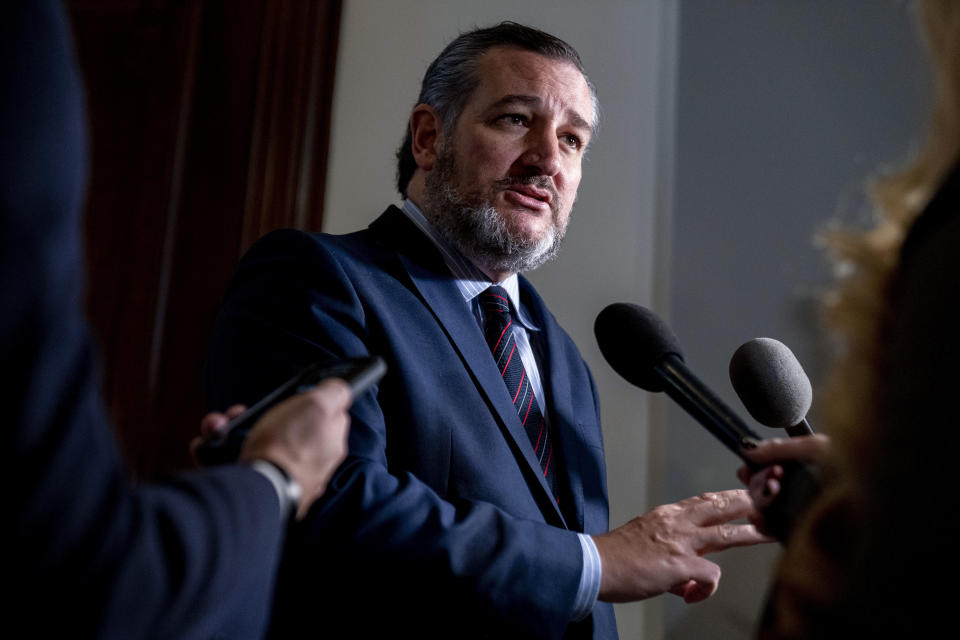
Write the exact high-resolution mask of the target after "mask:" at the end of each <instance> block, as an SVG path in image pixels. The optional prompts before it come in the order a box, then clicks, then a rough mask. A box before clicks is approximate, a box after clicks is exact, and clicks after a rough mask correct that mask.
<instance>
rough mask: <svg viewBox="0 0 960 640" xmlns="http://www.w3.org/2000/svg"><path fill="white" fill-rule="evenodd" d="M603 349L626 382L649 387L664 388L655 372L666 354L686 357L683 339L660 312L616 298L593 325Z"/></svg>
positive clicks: (605, 356)
mask: <svg viewBox="0 0 960 640" xmlns="http://www.w3.org/2000/svg"><path fill="white" fill-rule="evenodd" d="M593 332H594V334H595V335H596V336H597V344H598V345H599V346H600V352H601V353H602V354H603V357H604V358H606V360H607V362H609V363H610V366H611V367H613V370H614V371H616V372H617V373H619V374H620V375H621V376H623V378H624V379H626V381H627V382H629V383H630V384H634V385H636V386H638V387H640V388H641V389H645V390H647V391H663V381H662V379H661V377H660V376H659V375H657V374H656V372H655V367H656V366H657V365H658V364H660V362H661V361H662V360H663V358H664V357H665V356H667V355H668V354H673V355H675V356H677V357H678V358H680V360H683V352H682V351H681V350H680V342H679V341H678V340H677V337H676V336H675V335H674V334H673V331H671V330H670V327H668V326H667V323H665V322H664V321H663V320H661V319H660V318H659V317H658V316H657V314H655V313H653V312H652V311H650V310H649V309H647V308H645V307H641V306H640V305H638V304H630V303H629V302H616V303H614V304H611V305H609V306H607V307H606V308H605V309H604V310H603V311H601V312H600V314H599V315H598V316H597V320H596V322H594V325H593Z"/></svg>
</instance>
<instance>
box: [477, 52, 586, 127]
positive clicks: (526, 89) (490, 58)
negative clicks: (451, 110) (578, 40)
mask: <svg viewBox="0 0 960 640" xmlns="http://www.w3.org/2000/svg"><path fill="white" fill-rule="evenodd" d="M477 80H478V85H477V87H476V89H475V90H474V93H473V95H472V96H471V97H470V100H469V101H468V104H469V103H475V102H479V103H486V104H489V103H491V102H495V101H498V100H501V99H503V97H504V96H535V97H537V98H539V99H541V100H542V101H543V102H544V104H545V105H547V104H548V105H549V106H550V107H551V108H554V109H558V110H562V111H564V112H566V113H568V114H570V116H571V117H572V118H573V119H576V120H578V121H580V122H581V123H582V124H583V125H585V126H586V127H587V128H589V129H590V130H591V131H594V130H595V129H596V127H597V104H596V97H595V95H594V92H593V88H592V87H591V86H590V84H589V83H588V82H587V79H586V77H585V76H584V74H583V73H582V72H581V71H580V70H579V69H578V68H577V67H576V65H574V64H573V63H572V62H569V61H567V60H564V59H562V58H553V57H548V56H544V55H542V54H539V53H535V52H533V51H527V50H525V49H519V48H515V47H493V48H491V49H490V50H489V51H487V52H486V53H484V54H483V56H481V58H480V59H479V64H478V65H477Z"/></svg>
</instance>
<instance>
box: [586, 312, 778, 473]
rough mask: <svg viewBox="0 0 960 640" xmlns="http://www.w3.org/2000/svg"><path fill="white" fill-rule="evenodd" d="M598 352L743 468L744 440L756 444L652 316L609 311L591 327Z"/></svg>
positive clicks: (645, 313) (747, 430) (656, 317)
mask: <svg viewBox="0 0 960 640" xmlns="http://www.w3.org/2000/svg"><path fill="white" fill-rule="evenodd" d="M593 332H594V334H595V335H596V336H597V344H598V345H599V346H600V352H601V353H602V354H603V357H604V358H606V360H607V362H608V363H610V366H611V367H613V370H614V371H616V372H617V373H619V374H620V375H621V376H623V377H624V378H625V379H626V380H627V382H630V383H631V384H634V385H636V386H638V387H640V388H641V389H645V390H647V391H654V392H656V391H664V392H666V394H667V395H668V396H670V398H672V399H673V400H674V401H675V402H676V403H677V404H679V405H680V406H681V407H683V409H684V410H685V411H687V413H689V414H690V415H691V416H692V417H693V418H694V419H696V420H697V422H699V423H700V424H702V425H703V426H704V427H706V428H707V430H708V431H710V433H712V434H713V435H714V436H716V437H717V439H719V440H720V442H721V443H723V444H724V445H725V446H726V447H727V448H728V449H730V450H731V451H733V452H734V453H735V454H737V455H738V456H740V458H741V459H743V461H744V462H746V463H747V464H748V465H750V466H751V467H752V468H754V469H756V468H757V466H756V465H755V464H754V463H752V462H750V461H749V460H747V459H746V458H744V457H743V451H742V449H741V445H742V442H743V439H744V438H753V439H754V440H759V439H760V436H759V435H757V434H756V433H755V432H754V431H753V430H752V429H751V428H750V427H748V426H747V425H746V423H744V421H743V420H741V419H740V417H739V416H737V414H735V413H734V412H733V411H732V410H731V409H730V408H729V407H728V406H727V405H726V404H725V403H724V402H723V400H721V399H720V398H719V397H718V396H717V395H716V394H715V393H713V392H712V391H711V390H710V389H709V388H708V387H707V385H705V384H704V383H703V382H701V381H700V380H699V379H698V378H697V377H696V376H695V375H694V374H693V373H692V372H691V371H690V369H688V368H687V366H686V365H685V364H684V362H683V353H682V352H681V350H680V343H679V342H678V340H677V338H676V336H674V335H673V332H672V331H671V330H670V327H668V326H667V325H666V323H665V322H663V320H661V319H660V318H659V317H658V316H657V315H656V314H655V313H653V312H652V311H650V310H649V309H645V308H644V307H641V306H640V305H636V304H630V303H627V302H617V303H614V304H611V305H609V306H608V307H606V308H605V309H604V310H603V311H601V312H600V315H598V316H597V320H596V322H595V323H594V326H593Z"/></svg>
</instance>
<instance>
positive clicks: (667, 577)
mask: <svg viewBox="0 0 960 640" xmlns="http://www.w3.org/2000/svg"><path fill="white" fill-rule="evenodd" d="M596 123H597V108H596V100H595V97H594V95H593V90H592V88H591V87H590V85H589V83H588V82H587V79H586V76H585V75H584V73H583V68H582V65H581V63H580V58H579V56H578V55H577V53H576V51H574V50H573V49H572V48H571V47H570V46H569V45H568V44H566V43H565V42H563V41H561V40H559V39H557V38H555V37H553V36H550V35H548V34H546V33H543V32H540V31H537V30H535V29H531V28H528V27H524V26H521V25H517V24H513V23H503V24H500V25H497V26H495V27H491V28H488V29H479V30H476V31H472V32H469V33H466V34H463V35H461V36H460V37H458V38H457V39H456V40H454V41H453V42H452V43H451V44H450V45H449V46H448V47H447V48H446V49H445V50H444V51H443V52H442V53H441V54H440V56H439V57H438V58H437V59H436V60H435V61H434V62H433V63H432V64H431V65H430V68H429V69H428V70H427V73H426V76H425V78H424V83H423V87H422V90H421V96H420V100H419V104H418V105H417V106H416V107H415V108H414V109H413V113H412V115H411V118H410V126H409V131H408V135H407V139H406V141H405V142H404V144H403V146H402V147H401V150H400V152H399V154H398V157H399V161H400V164H399V188H400V191H401V193H402V194H403V195H404V196H405V200H404V202H403V205H402V208H397V207H390V208H388V209H387V211H386V212H385V213H384V214H383V215H382V216H381V217H380V218H379V219H377V220H376V221H375V222H374V223H373V224H371V225H370V227H369V228H368V229H366V230H364V231H360V232H357V233H353V234H349V235H346V236H329V235H324V234H305V233H300V232H294V231H282V232H277V233H274V234H271V235H268V236H266V237H265V238H263V239H262V240H261V241H260V242H259V243H258V244H257V245H255V246H254V247H253V248H252V249H251V250H250V252H249V253H248V255H247V256H246V257H245V258H244V260H243V261H242V262H241V264H240V266H239V268H238V270H237V272H236V274H235V277H234V280H233V282H232V284H231V286H230V288H229V290H228V292H227V296H226V301H225V303H224V306H223V308H222V311H221V315H220V318H219V320H218V325H217V329H216V331H215V336H214V341H213V345H212V349H211V353H210V361H209V371H210V373H211V374H212V375H211V378H210V384H209V390H210V399H211V400H212V402H213V403H214V404H218V403H223V402H238V401H248V400H249V399H251V398H254V397H256V395H257V394H259V393H261V392H262V391H263V389H265V388H269V386H270V385H272V384H275V383H276V382H277V381H278V380H281V379H283V378H284V377H285V376H287V375H289V374H290V372H291V371H294V370H296V368H297V367H299V366H301V365H302V364H303V363H305V362H308V361H310V360H315V359H318V358H321V357H331V356H333V357H344V356H362V355H367V354H378V355H381V356H383V357H384V358H385V359H386V360H387V363H388V367H389V373H388V374H387V376H386V377H385V378H384V379H383V381H382V383H381V384H380V386H379V389H378V392H377V394H376V396H374V395H372V394H371V395H370V396H368V397H367V398H364V399H361V401H359V402H358V403H356V404H355V405H354V407H353V409H352V412H351V413H352V420H353V427H352V430H351V434H350V452H349V455H348V460H347V462H346V463H345V464H344V465H343V466H342V467H341V469H340V470H339V471H338V473H337V474H336V476H335V478H334V479H333V480H332V481H331V486H330V490H329V492H328V494H327V495H326V496H325V497H324V498H323V500H322V501H320V502H319V503H318V505H317V506H316V507H315V508H314V509H313V510H312V511H311V513H310V514H309V516H308V518H307V519H306V520H305V522H304V523H303V525H302V526H300V527H298V530H297V531H296V532H294V533H293V534H292V535H291V538H290V542H289V544H288V546H287V550H286V561H285V563H284V569H283V570H282V572H281V580H280V585H279V591H278V596H277V601H276V605H275V607H276V609H275V618H274V624H275V627H274V628H275V631H276V632H277V634H278V635H294V634H296V633H298V632H302V631H303V629H304V628H306V627H308V626H309V625H311V624H314V620H315V615H316V612H315V611H314V610H313V609H312V608H311V606H310V605H311V603H313V602H315V603H322V604H323V605H324V606H326V607H329V608H330V610H333V611H337V612H338V613H339V614H340V615H339V616H338V617H337V619H336V620H324V624H325V628H328V629H329V630H330V632H331V633H333V634H334V635H337V636H342V637H346V636H347V635H351V634H352V635H354V636H356V637H381V636H383V635H396V636H400V637H420V638H423V637H449V636H451V635H453V634H456V635H457V636H461V637H462V636H466V637H498V638H500V637H549V638H559V637H563V636H566V637H584V638H589V637H595V638H611V637H615V636H616V626H615V622H614V619H613V610H612V606H611V605H610V604H609V602H611V601H622V600H633V599H640V598H645V597H649V596H653V595H656V594H659V593H662V592H664V591H667V590H672V591H674V592H675V593H679V594H681V595H683V596H684V597H685V598H686V599H688V600H690V601H695V600H698V599H702V598H704V597H707V596H708V595H710V594H711V593H712V592H713V590H714V589H715V588H716V584H717V580H718V578H719V569H718V568H717V567H716V565H714V564H713V563H711V562H709V561H707V560H705V559H703V558H701V557H700V555H701V554H702V553H706V552H709V551H716V550H719V549H723V548H727V547H730V546H736V545H742V544H753V543H755V542H758V541H761V540H763V539H764V538H762V536H760V535H759V534H758V533H757V532H756V530H755V529H754V528H753V527H752V526H750V525H732V524H728V522H729V521H730V520H732V519H735V518H739V517H742V516H744V515H746V514H748V513H749V512H750V505H749V499H748V498H747V497H746V495H745V494H744V493H743V492H724V493H720V494H711V495H707V496H702V497H699V498H693V499H690V500H688V501H684V502H682V503H678V504H677V505H667V506H665V507H660V508H658V509H656V510H654V511H652V512H651V513H649V514H647V515H645V516H642V517H640V518H637V519H635V520H633V521H631V522H630V523H628V524H627V525H624V526H623V527H621V528H619V529H617V530H615V531H613V532H609V533H606V532H607V528H608V523H607V518H608V508H607V497H606V480H605V473H604V461H603V443H602V439H601V433H600V419H599V407H598V399H597V393H596V388H595V386H594V383H593V379H592V377H591V375H590V372H589V371H588V369H587V366H586V364H585V363H584V362H583V360H582V358H581V357H580V354H579V352H578V351H577V349H576V347H575V345H574V344H573V342H572V341H571V340H570V338H569V336H567V334H566V333H565V332H564V331H563V330H562V329H561V328H560V327H559V326H558V325H557V323H556V321H555V319H554V318H553V316H552V315H551V314H550V312H549V311H548V309H547V307H546V305H545V304H544V303H543V301H542V300H541V299H540V297H539V296H538V295H537V293H536V291H535V290H534V289H533V287H532V286H531V285H530V283H529V282H528V281H527V280H526V279H524V278H523V277H522V276H518V273H519V272H521V271H526V270H529V269H533V268H536V267H537V266H538V265H539V264H542V263H543V262H544V261H545V260H547V259H549V258H550V257H551V256H552V255H554V254H555V253H556V251H557V249H558V247H559V243H560V240H561V238H562V237H563V234H564V231H565V229H566V224H567V219H568V217H569V214H570V211H571V208H572V205H573V202H574V199H575V197H576V193H577V188H578V186H579V183H580V169H581V160H582V157H583V153H584V149H585V148H586V146H587V145H588V143H589V141H590V138H591V136H592V134H593V131H594V129H595V127H596ZM491 284H494V285H496V286H495V287H491ZM241 349H242V350H243V352H244V353H245V356H247V357H245V358H244V359H243V360H240V359H238V358H235V357H234V354H236V353H238V351H239V350H241ZM531 416H532V417H531ZM598 598H599V599H600V600H603V601H604V602H598ZM329 625H333V626H332V627H330V626H329Z"/></svg>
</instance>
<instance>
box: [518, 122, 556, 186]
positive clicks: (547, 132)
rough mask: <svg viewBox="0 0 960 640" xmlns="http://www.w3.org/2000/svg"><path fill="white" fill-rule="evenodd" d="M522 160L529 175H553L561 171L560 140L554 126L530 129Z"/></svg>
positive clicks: (525, 171) (524, 169)
mask: <svg viewBox="0 0 960 640" xmlns="http://www.w3.org/2000/svg"><path fill="white" fill-rule="evenodd" d="M520 161H521V163H522V165H523V172H524V175H527V176H551V177H552V176H555V175H557V174H558V173H560V168H561V165H560V141H559V140H558V139H557V136H556V133H555V132H554V131H553V128H552V127H541V128H537V129H531V130H530V132H529V133H528V134H527V146H526V149H524V153H523V155H522V156H521V157H520Z"/></svg>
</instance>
